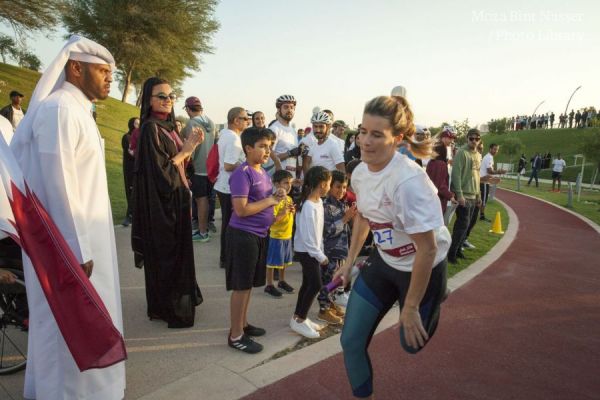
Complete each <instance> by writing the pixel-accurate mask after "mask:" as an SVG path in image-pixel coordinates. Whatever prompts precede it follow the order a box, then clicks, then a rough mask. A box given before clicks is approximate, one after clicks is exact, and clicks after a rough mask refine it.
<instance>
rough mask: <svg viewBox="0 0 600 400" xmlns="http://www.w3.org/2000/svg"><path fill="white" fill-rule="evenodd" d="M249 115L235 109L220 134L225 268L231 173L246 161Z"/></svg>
mask: <svg viewBox="0 0 600 400" xmlns="http://www.w3.org/2000/svg"><path fill="white" fill-rule="evenodd" d="M249 119H250V117H248V113H247V112H246V110H245V109H244V108H242V107H234V108H232V109H231V110H229V112H228V113H227V128H225V129H223V130H221V132H220V133H219V141H218V142H217V146H218V147H219V176H218V177H217V181H216V182H215V186H214V189H215V191H216V192H217V196H218V197H219V204H220V205H221V254H220V265H221V268H225V230H226V229H227V226H228V225H229V219H230V218H231V210H232V208H231V207H232V206H231V190H230V188H229V177H230V176H231V173H232V172H233V171H234V170H235V169H236V168H237V167H238V166H239V165H240V164H241V163H243V162H244V161H245V160H246V156H245V155H244V150H243V148H242V141H241V139H240V135H241V134H242V131H243V130H244V129H246V126H247V124H248V120H249Z"/></svg>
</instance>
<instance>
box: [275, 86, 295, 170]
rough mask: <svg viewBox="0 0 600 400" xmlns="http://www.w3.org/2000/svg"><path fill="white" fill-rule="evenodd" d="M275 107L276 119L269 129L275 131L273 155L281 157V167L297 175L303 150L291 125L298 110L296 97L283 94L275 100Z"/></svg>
mask: <svg viewBox="0 0 600 400" xmlns="http://www.w3.org/2000/svg"><path fill="white" fill-rule="evenodd" d="M275 107H277V114H276V120H275V121H273V123H271V125H269V129H270V130H272V131H273V133H275V146H274V152H273V153H271V157H272V158H273V157H277V158H279V161H281V167H282V168H284V169H285V170H287V171H290V172H291V173H292V175H294V176H296V169H297V167H298V165H297V164H298V163H297V158H298V156H299V155H300V154H301V152H302V151H301V149H300V148H299V147H298V136H297V134H296V130H295V129H294V128H293V127H292V126H290V122H291V121H292V118H294V114H295V112H296V99H295V98H294V96H292V95H289V94H284V95H281V96H279V97H278V98H277V100H276V101H275Z"/></svg>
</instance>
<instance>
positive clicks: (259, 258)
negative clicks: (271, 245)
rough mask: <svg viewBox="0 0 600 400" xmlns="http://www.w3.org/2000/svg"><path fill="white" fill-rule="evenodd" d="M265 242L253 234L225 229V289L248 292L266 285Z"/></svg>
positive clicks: (265, 239) (229, 227)
mask: <svg viewBox="0 0 600 400" xmlns="http://www.w3.org/2000/svg"><path fill="white" fill-rule="evenodd" d="M267 240H268V238H266V237H264V238H261V237H260V236H256V235H255V234H253V233H250V232H246V231H242V230H240V229H236V228H233V227H231V226H228V227H227V232H226V234H225V243H226V251H225V287H226V288H227V290H248V289H252V288H253V287H260V286H264V285H265V284H266V279H267Z"/></svg>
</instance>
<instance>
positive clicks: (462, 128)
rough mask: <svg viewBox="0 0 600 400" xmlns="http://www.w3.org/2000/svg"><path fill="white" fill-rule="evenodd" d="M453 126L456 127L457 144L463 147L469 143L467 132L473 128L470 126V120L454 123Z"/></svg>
mask: <svg viewBox="0 0 600 400" xmlns="http://www.w3.org/2000/svg"><path fill="white" fill-rule="evenodd" d="M452 126H454V131H455V132H456V140H455V141H456V144H457V145H463V144H465V143H466V141H467V132H469V129H471V127H470V126H469V119H468V118H465V119H464V120H463V121H456V120H454V121H452Z"/></svg>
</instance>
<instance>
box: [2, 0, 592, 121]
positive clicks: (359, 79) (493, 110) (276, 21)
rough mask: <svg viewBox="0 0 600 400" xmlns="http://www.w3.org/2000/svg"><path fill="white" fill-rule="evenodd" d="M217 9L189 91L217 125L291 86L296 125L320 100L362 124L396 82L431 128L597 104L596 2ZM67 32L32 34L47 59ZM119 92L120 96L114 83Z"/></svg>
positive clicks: (264, 107) (359, 1)
mask: <svg viewBox="0 0 600 400" xmlns="http://www.w3.org/2000/svg"><path fill="white" fill-rule="evenodd" d="M215 17H216V19H217V20H218V21H219V22H220V24H221V28H220V30H219V31H218V32H217V33H216V34H215V35H214V37H213V40H212V46H213V47H214V54H209V55H203V56H202V66H201V70H200V71H198V72H194V73H193V76H192V77H191V78H188V79H187V80H186V81H185V82H184V84H183V86H182V88H183V92H184V97H187V96H197V97H199V98H200V99H201V101H202V103H203V106H204V110H205V114H206V115H208V116H209V117H210V118H211V119H213V121H215V122H216V123H223V122H225V119H226V114H227V111H228V110H229V109H230V108H232V107H235V106H242V107H245V108H246V109H248V110H251V111H256V110H260V111H263V112H264V113H265V115H266V117H267V120H270V118H271V117H274V115H275V99H276V98H277V97H278V96H279V95H281V94H292V95H294V96H295V97H296V99H297V101H298V105H297V109H296V117H295V118H294V120H293V121H292V122H293V123H294V124H295V126H296V127H297V128H300V127H305V126H309V123H310V116H311V111H312V109H313V108H314V107H316V106H318V107H321V108H329V109H331V110H333V112H334V114H335V118H336V119H343V120H344V121H345V122H346V123H348V124H349V125H350V126H351V127H355V126H356V125H357V124H358V123H360V121H361V118H362V109H363V107H364V104H365V103H366V102H367V101H368V100H370V99H371V98H373V97H375V96H378V95H388V94H389V93H390V91H391V89H392V88H393V87H394V86H397V85H402V86H404V87H405V88H406V89H407V98H408V100H409V103H410V104H411V106H412V109H413V111H414V114H415V122H417V123H420V124H424V125H428V126H438V125H439V124H441V123H442V122H451V121H454V120H458V121H462V120H464V119H465V118H468V120H469V123H470V125H471V126H475V125H479V124H482V123H485V122H487V121H489V120H490V119H492V118H501V117H504V116H512V115H516V114H531V113H532V112H533V111H534V109H535V108H536V106H537V105H538V104H539V103H541V102H543V104H542V105H541V106H540V107H539V108H538V113H540V112H541V113H545V112H549V111H553V112H555V113H556V114H557V115H558V114H560V113H561V112H563V111H564V109H565V106H566V103H567V101H568V99H569V96H570V95H571V93H572V92H573V90H574V89H575V88H577V87H578V86H582V87H581V89H580V90H579V91H577V93H576V94H575V96H574V97H573V100H572V102H571V105H570V106H569V109H571V108H575V109H577V108H581V107H587V106H595V107H596V108H597V109H598V108H599V107H600V79H599V76H598V65H600V52H598V49H599V48H600V24H599V23H598V22H599V21H600V18H599V17H600V2H598V1H596V0H572V1H568V2H566V1H564V0H545V1H540V0H529V1H527V2H524V1H523V0H504V1H502V2H498V1H490V0H458V1H452V2H448V1H442V0H437V1H434V0H429V1H428V0H423V1H419V2H414V1H413V2H407V1H401V0H370V1H366V0H345V1H342V0H327V1H317V0H302V1H296V2H287V1H273V0H253V1H240V0H238V1H233V0H221V2H220V4H219V5H218V7H217V9H216V14H215ZM0 31H4V32H8V30H7V28H6V27H2V28H0ZM64 35H65V32H64V31H61V30H59V31H57V32H56V33H54V34H53V35H51V36H48V35H47V34H43V35H36V36H34V37H33V38H32V39H31V40H30V41H29V44H30V46H31V48H32V50H33V51H34V52H35V53H36V54H38V57H39V58H40V59H41V60H42V63H43V65H48V64H49V63H50V62H51V61H52V59H53V57H54V56H55V55H56V54H57V53H58V51H59V50H60V48H61V47H62V45H63V43H64V40H63V36H64ZM182 40H183V39H182ZM109 50H110V49H109ZM111 95H112V96H113V97H116V98H120V94H119V91H118V85H117V84H116V83H113V88H112V92H111ZM183 101H184V98H182V99H179V100H178V103H177V104H176V107H177V113H178V114H180V113H181V114H182V113H183V111H182V110H181V108H182V107H183Z"/></svg>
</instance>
